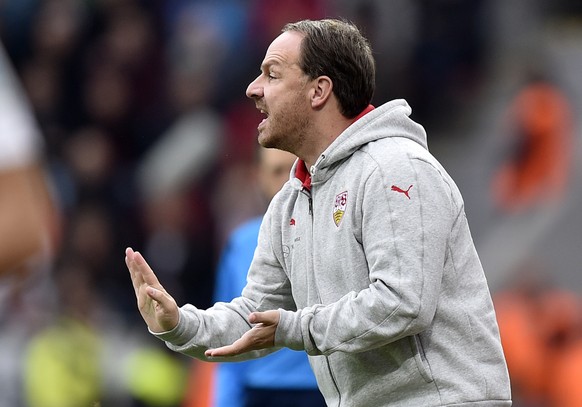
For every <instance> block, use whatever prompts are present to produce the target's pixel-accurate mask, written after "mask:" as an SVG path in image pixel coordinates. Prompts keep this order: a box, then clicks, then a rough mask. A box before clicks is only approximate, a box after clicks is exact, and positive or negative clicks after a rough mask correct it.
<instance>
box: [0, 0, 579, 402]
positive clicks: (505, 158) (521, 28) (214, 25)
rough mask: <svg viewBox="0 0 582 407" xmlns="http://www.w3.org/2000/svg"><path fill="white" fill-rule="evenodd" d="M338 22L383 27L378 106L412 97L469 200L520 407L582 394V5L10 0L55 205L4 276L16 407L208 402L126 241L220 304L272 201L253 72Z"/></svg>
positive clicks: (0, 329)
mask: <svg viewBox="0 0 582 407" xmlns="http://www.w3.org/2000/svg"><path fill="white" fill-rule="evenodd" d="M324 17H343V18H346V19H349V20H352V21H354V22H355V23H356V24H357V25H358V26H359V27H360V28H361V29H362V31H363V32H364V33H365V34H366V36H367V37H368V38H369V39H370V42H371V44H372V48H373V49H374V54H375V57H376V60H377V91H376V93H375V97H374V104H376V105H381V104H382V103H384V102H385V101H387V100H390V99H395V98H405V99H406V100H407V101H408V102H409V103H410V105H411V106H412V108H413V113H412V118H413V119H414V120H416V121H418V122H420V123H421V124H423V125H424V126H425V128H426V130H427V132H428V140H429V147H430V149H431V151H432V153H433V154H434V155H435V156H436V157H437V158H438V159H439V160H440V161H441V162H442V163H443V165H444V166H445V168H447V169H448V171H449V172H450V173H451V175H452V177H453V178H454V179H455V180H456V181H457V183H458V186H459V188H460V189H461V192H462V193H463V196H464V198H465V209H466V213H467V217H468V218H469V223H470V225H471V227H472V232H473V237H474V240H475V243H476V245H477V250H478V251H479V254H480V257H481V260H482V262H483V265H484V268H485V272H486V274H487V277H488V280H489V282H490V284H491V289H492V293H493V296H494V301H495V302H496V306H497V309H498V313H499V315H498V317H499V321H500V328H501V333H502V341H503V344H504V348H505V351H506V354H507V358H508V364H509V368H510V374H511V377H512V386H513V392H514V399H515V404H514V405H515V406H517V407H520V406H527V407H530V406H535V407H544V406H549V407H569V406H577V407H580V406H582V395H581V394H579V393H580V386H579V378H580V377H582V308H581V300H580V298H581V295H582V274H581V272H582V216H580V214H579V210H580V208H581V207H582V182H581V178H580V176H581V175H582V174H581V172H582V169H581V168H580V164H579V162H580V158H581V157H582V151H581V143H580V137H581V128H580V121H579V120H578V117H580V115H581V113H582V81H581V80H580V73H581V72H582V2H580V1H578V0H389V1H384V0H294V1H287V2H280V1H268V0H222V1H211V0H0V39H1V41H2V43H3V45H4V48H5V51H6V54H7V56H8V58H9V60H10V63H11V64H12V66H13V68H14V70H15V72H16V80H17V81H18V82H19V83H20V86H22V88H23V90H24V93H25V95H26V98H27V100H28V103H29V105H30V109H31V111H32V114H33V116H32V117H33V120H34V121H35V123H36V125H37V126H38V127H39V129H40V134H41V135H42V139H43V143H44V144H43V147H42V148H43V151H42V165H43V167H44V168H45V169H46V176H47V180H48V182H49V186H50V191H51V196H52V197H53V199H54V201H55V203H56V207H57V209H58V210H57V213H58V216H57V218H58V222H56V223H57V224H58V225H57V226H55V227H54V228H53V233H52V239H53V240H52V242H53V244H52V249H51V250H50V252H49V254H48V255H46V256H45V257H43V262H42V264H41V265H40V266H37V267H36V269H35V271H33V272H31V273H28V274H27V276H26V278H22V279H14V278H4V279H2V280H0V294H1V295H0V302H1V304H0V355H1V356H0V357H1V360H2V364H1V365H0V406H1V407H3V406H10V407H20V406H23V407H24V406H31V407H36V406H39V407H40V406H42V407H51V406H55V407H56V406H58V407H67V406H71V407H74V406H101V405H102V406H120V407H123V406H152V407H154V406H160V407H162V406H194V405H203V404H202V402H200V401H196V400H197V399H199V398H200V395H201V394H204V393H205V392H206V390H207V389H206V387H207V386H208V384H207V383H206V381H205V379H204V378H203V377H201V373H200V371H199V370H197V369H198V368H199V366H198V365H197V364H196V363H195V362H193V361H191V360H188V359H186V358H184V357H182V356H180V355H176V354H172V353H170V352H169V351H167V350H166V349H165V347H164V345H163V344H162V343H158V341H156V340H153V339H152V338H151V337H150V336H149V335H148V333H147V330H146V327H145V325H144V324H143V321H142V320H141V318H140V316H139V314H138V312H137V309H136V307H135V297H134V293H133V290H132V287H131V282H130V280H129V276H128V275H127V271H126V268H125V265H124V262H123V257H124V249H125V247H127V246H132V247H133V248H135V249H137V250H140V251H141V252H142V253H144V255H145V257H146V258H147V259H148V260H149V262H150V264H151V265H152V267H153V268H154V269H155V270H156V271H157V273H158V275H159V277H160V280H161V281H162V283H163V284H164V285H165V286H166V288H167V289H168V291H169V292H170V293H172V294H173V295H174V296H175V298H176V300H177V302H178V303H179V304H182V303H184V302H190V303H192V304H194V305H196V306H198V307H208V306H209V305H211V298H212V290H213V284H214V283H213V281H214V269H215V267H216V262H217V258H218V254H219V253H220V250H221V249H222V247H223V245H224V242H225V240H226V238H227V237H228V234H229V233H230V232H231V231H232V229H233V228H234V227H236V226H237V225H239V224H240V223H241V222H242V221H244V220H247V219H249V218H251V217H253V216H256V215H259V214H261V213H262V212H263V210H264V208H265V205H266V203H265V202H264V201H262V200H261V198H260V196H261V194H260V193H258V189H257V183H256V174H255V170H254V159H255V150H256V134H255V133H256V126H257V124H258V122H259V121H260V118H259V117H258V115H257V113H258V112H256V111H255V108H254V104H253V103H252V102H251V101H249V100H247V99H246V97H245V89H246V86H247V85H248V83H249V82H250V81H252V80H253V79H254V78H255V77H256V76H257V75H258V73H259V66H260V63H261V60H262V58H263V56H264V53H265V50H266V47H267V46H268V44H269V43H270V42H271V41H272V39H274V38H275V37H276V36H277V35H278V33H279V31H280V29H281V28H282V26H283V25H284V24H285V23H286V22H289V21H295V20H299V19H304V18H310V19H317V18H324ZM2 74H3V71H2V70H0V76H1V75H2ZM0 83H2V82H1V81H0ZM9 113H10V112H9V111H6V110H3V111H0V123H1V122H2V121H4V120H8V119H7V118H6V116H4V115H7V114H9ZM0 127H1V126H0ZM0 156H2V155H1V154H0ZM577 392H578V394H577ZM196 403H198V404H196Z"/></svg>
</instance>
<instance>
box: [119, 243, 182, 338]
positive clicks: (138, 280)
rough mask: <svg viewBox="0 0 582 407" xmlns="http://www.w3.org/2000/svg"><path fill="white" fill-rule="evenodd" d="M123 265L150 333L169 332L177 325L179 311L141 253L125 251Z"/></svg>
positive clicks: (128, 249)
mask: <svg viewBox="0 0 582 407" xmlns="http://www.w3.org/2000/svg"><path fill="white" fill-rule="evenodd" d="M125 264H126V265H127V268H128V269H129V274H130V276H131V281H132V283H133V289H134V290H135V296H136V298H137V306H138V309H139V312H140V314H141V316H142V318H143V320H144V321H145V323H146V324H147V326H148V328H149V329H150V331H152V332H154V333H159V332H165V331H169V330H171V329H173V328H175V327H176V325H178V320H179V311H178V305H177V304H176V301H175V300H174V298H173V297H172V296H171V295H170V294H168V293H167V291H166V290H165V289H164V287H162V285H161V284H160V282H159V281H158V278H157V277H156V275H155V274H154V272H153V270H152V269H151V267H150V266H149V265H148V263H147V262H146V261H145V259H144V258H143V256H142V255H141V253H139V252H134V251H133V249H131V248H129V247H128V248H127V249H126V250H125Z"/></svg>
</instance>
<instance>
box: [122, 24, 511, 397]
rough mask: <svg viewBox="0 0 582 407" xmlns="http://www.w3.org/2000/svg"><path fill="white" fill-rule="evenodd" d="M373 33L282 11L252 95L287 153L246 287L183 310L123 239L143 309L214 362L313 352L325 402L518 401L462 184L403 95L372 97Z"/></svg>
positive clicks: (153, 323) (162, 333)
mask: <svg viewBox="0 0 582 407" xmlns="http://www.w3.org/2000/svg"><path fill="white" fill-rule="evenodd" d="M374 86H375V63H374V59H373V57H372V51H371V49H370V47H369V44H368V41H367V40H366V39H365V38H364V37H363V36H362V35H361V33H360V32H359V30H358V29H357V28H356V27H355V26H354V25H352V24H350V23H347V22H344V21H339V20H319V21H309V20H308V21H300V22H297V23H294V24H289V25H287V26H285V28H284V29H283V33H282V34H280V35H279V36H278V37H277V38H276V39H275V40H274V41H273V42H272V43H271V45H270V46H269V48H268V49H267V53H266V56H265V59H264V60H263V63H262V65H261V73H260V75H259V76H258V77H257V78H256V79H255V80H254V81H253V82H252V83H251V84H250V85H249V86H248V88H247V96H248V97H249V98H252V99H253V100H254V101H255V104H256V107H257V109H259V110H261V112H262V113H263V114H265V116H266V118H265V119H263V121H262V122H261V123H260V124H259V126H258V131H259V136H258V139H259V143H260V144H261V145H263V146H264V147H269V148H279V149H283V150H286V151H289V152H292V153H294V154H295V155H297V156H298V157H299V160H297V161H296V163H295V164H294V166H293V169H292V171H291V174H292V176H291V179H290V181H289V182H288V183H286V184H285V185H284V187H283V188H282V189H281V190H280V191H279V193H278V194H277V195H276V196H275V198H274V199H273V200H272V201H271V204H270V206H269V208H268V210H267V212H266V214H265V216H264V220H263V223H262V224H261V228H260V232H259V237H258V245H257V249H256V251H255V255H254V257H253V261H252V263H251V267H250V270H249V273H248V279H247V285H246V286H245V288H244V290H243V292H242V295H241V296H239V297H237V298H235V299H234V300H232V301H231V302H229V303H216V304H215V305H214V306H213V307H212V308H210V309H207V310H201V309H198V308H196V307H194V306H192V305H190V304H187V305H184V306H183V307H182V308H178V306H177V304H176V301H175V300H174V298H173V297H171V295H170V294H169V293H168V292H167V291H166V290H165V289H164V288H163V286H162V284H160V282H159V280H158V279H157V277H156V276H155V274H154V272H153V270H152V269H151V268H150V267H149V265H148V264H147V263H146V261H145V259H144V257H143V256H142V255H141V254H140V253H139V252H135V251H133V249H131V248H127V249H126V252H125V254H126V258H125V261H126V265H127V267H128V269H129V271H130V276H131V279H132V283H133V287H134V290H135V295H136V299H137V302H138V304H137V305H138V309H139V311H140V313H141V316H142V318H143V319H144V321H145V322H146V324H147V326H148V328H149V331H150V332H151V333H153V334H154V335H155V336H156V337H158V338H159V339H162V340H165V341H166V343H167V345H168V346H169V347H170V348H171V349H172V350H174V351H179V352H182V353H184V354H187V355H189V356H192V357H196V358H199V359H202V360H209V361H223V360H224V361H237V360H244V359H248V358H254V357H258V356H264V355H265V354H267V353H271V352H273V351H275V350H277V349H279V348H280V347H288V348H290V349H294V350H303V351H306V352H307V353H308V354H309V356H310V362H311V366H312V368H313V370H314V372H315V375H316V377H317V381H318V385H319V388H320V390H321V392H322V394H323V395H324V397H325V399H326V402H327V403H328V404H329V405H340V404H342V405H346V406H348V405H350V406H360V405H378V406H379V405H382V406H390V405H402V404H411V405H461V404H467V405H468V404H476V405H480V406H496V407H499V406H510V405H511V396H510V389H509V379H508V375H507V366H506V364H505V359H504V356H503V350H502V348H501V343H500V339H499V331H498V326H497V322H496V318H495V311H494V309H493V304H492V301H491V295H490V292H489V289H488V286H487V282H486V279H485V276H484V273H483V269H482V267H481V264H480V261H479V258H478V255H477V253H476V251H475V247H474V244H473V241H472V238H471V234H470V231H469V227H468V223H467V220H466V216H465V212H464V206H463V200H462V197H461V194H460V192H459V190H458V188H457V187H456V185H455V183H454V181H453V180H452V179H451V178H450V176H449V175H448V174H447V172H446V171H445V170H444V168H443V167H442V166H441V165H440V164H439V163H438V162H437V160H436V159H435V158H434V157H433V156H432V155H431V154H430V153H429V152H428V149H427V142H426V133H425V131H424V129H423V128H422V126H420V125H419V124H417V123H416V122H414V121H412V120H411V119H410V118H409V115H410V114H411V109H410V107H409V106H408V104H407V103H406V102H405V101H404V100H393V101H390V102H388V103H386V104H384V105H382V106H380V107H378V108H375V107H374V106H371V105H370V101H371V98H372V95H373V92H374Z"/></svg>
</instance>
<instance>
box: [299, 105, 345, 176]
mask: <svg viewBox="0 0 582 407" xmlns="http://www.w3.org/2000/svg"><path fill="white" fill-rule="evenodd" d="M352 123H353V121H352V120H350V119H346V118H345V117H343V116H339V117H334V118H329V119H327V120H321V121H319V122H318V123H316V125H315V126H314V128H313V131H311V132H310V134H309V136H308V137H305V142H304V143H303V145H302V150H303V151H300V152H298V153H297V156H298V157H300V158H301V159H303V161H304V162H305V165H306V166H307V168H311V166H312V165H314V164H315V162H316V161H317V159H318V158H319V156H320V155H321V154H322V153H323V152H324V151H325V150H326V149H327V148H328V147H329V146H330V145H331V143H333V142H334V141H335V139H337V138H338V137H339V135H340V134H342V133H343V132H344V131H345V129H347V128H348V127H349V126H350V125H351V124H352Z"/></svg>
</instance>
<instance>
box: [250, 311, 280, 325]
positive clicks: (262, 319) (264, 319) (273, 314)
mask: <svg viewBox="0 0 582 407" xmlns="http://www.w3.org/2000/svg"><path fill="white" fill-rule="evenodd" d="M249 322H250V323H251V324H264V325H278V324H279V311H274V310H271V311H264V312H253V313H251V314H250V315H249Z"/></svg>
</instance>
